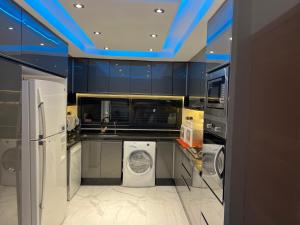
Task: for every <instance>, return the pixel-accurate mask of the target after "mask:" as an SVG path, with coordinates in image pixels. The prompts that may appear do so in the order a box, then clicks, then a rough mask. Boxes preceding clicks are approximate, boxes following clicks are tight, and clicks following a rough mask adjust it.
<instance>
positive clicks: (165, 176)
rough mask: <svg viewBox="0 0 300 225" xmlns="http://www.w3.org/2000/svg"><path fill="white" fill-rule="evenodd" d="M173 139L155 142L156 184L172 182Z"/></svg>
mask: <svg viewBox="0 0 300 225" xmlns="http://www.w3.org/2000/svg"><path fill="white" fill-rule="evenodd" d="M173 155H174V142H173V141H158V142H157V143H156V183H157V185H170V184H173V158H174V157H173Z"/></svg>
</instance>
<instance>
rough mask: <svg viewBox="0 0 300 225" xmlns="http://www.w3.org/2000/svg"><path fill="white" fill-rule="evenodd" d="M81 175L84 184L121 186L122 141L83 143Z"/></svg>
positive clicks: (88, 141)
mask: <svg viewBox="0 0 300 225" xmlns="http://www.w3.org/2000/svg"><path fill="white" fill-rule="evenodd" d="M81 175H82V179H83V183H84V184H121V177H122V141H121V140H120V141H118V140H116V141H108V140H97V141H94V140H87V141H83V142H82V174H81Z"/></svg>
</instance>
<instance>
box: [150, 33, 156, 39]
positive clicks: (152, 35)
mask: <svg viewBox="0 0 300 225" xmlns="http://www.w3.org/2000/svg"><path fill="white" fill-rule="evenodd" d="M157 36H158V35H157V34H150V37H152V38H157Z"/></svg>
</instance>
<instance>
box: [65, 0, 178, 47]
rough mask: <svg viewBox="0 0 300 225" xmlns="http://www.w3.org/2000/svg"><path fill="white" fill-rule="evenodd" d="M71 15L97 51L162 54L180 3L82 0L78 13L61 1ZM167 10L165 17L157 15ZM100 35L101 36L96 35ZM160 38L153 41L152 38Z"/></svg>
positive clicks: (68, 2)
mask: <svg viewBox="0 0 300 225" xmlns="http://www.w3.org/2000/svg"><path fill="white" fill-rule="evenodd" d="M60 2H61V3H62V5H63V6H64V7H65V8H66V9H67V11H68V12H69V14H70V15H71V16H72V17H73V18H74V19H75V21H76V22H77V23H78V24H79V26H80V27H81V28H82V29H83V30H84V32H85V33H86V34H87V35H88V36H89V38H90V39H91V40H92V41H93V42H94V44H95V45H96V47H97V48H99V49H103V48H104V47H105V46H108V47H109V48H110V49H116V50H136V51H147V50H148V49H149V48H152V49H153V50H154V51H159V50H160V49H161V48H162V45H163V43H164V40H165V39H166V36H167V35H168V28H169V26H170V24H171V23H172V21H173V18H174V16H175V14H176V11H177V8H178V3H179V0H176V1H173V2H170V3H164V4H157V3H154V2H153V1H148V3H147V2H146V1H132V0H101V1H99V0H83V1H81V3H82V4H84V6H85V7H84V9H77V8H75V7H74V6H73V4H72V1H70V0H60ZM155 8H163V9H165V13H164V14H157V13H154V9H155ZM94 31H100V32H101V33H102V34H101V35H94V34H93V32H94ZM152 33H155V34H158V37H157V38H151V37H150V34H152Z"/></svg>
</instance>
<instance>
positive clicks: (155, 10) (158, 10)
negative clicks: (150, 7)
mask: <svg viewBox="0 0 300 225" xmlns="http://www.w3.org/2000/svg"><path fill="white" fill-rule="evenodd" d="M154 12H156V13H159V14H161V13H164V12H165V10H164V9H159V8H158V9H154Z"/></svg>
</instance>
